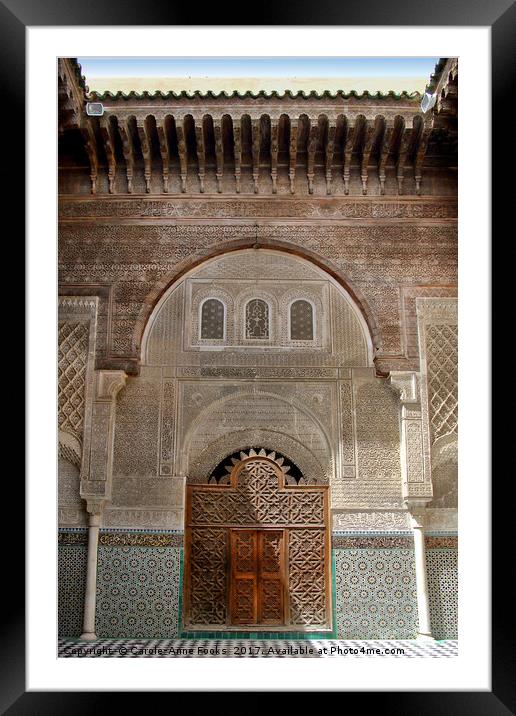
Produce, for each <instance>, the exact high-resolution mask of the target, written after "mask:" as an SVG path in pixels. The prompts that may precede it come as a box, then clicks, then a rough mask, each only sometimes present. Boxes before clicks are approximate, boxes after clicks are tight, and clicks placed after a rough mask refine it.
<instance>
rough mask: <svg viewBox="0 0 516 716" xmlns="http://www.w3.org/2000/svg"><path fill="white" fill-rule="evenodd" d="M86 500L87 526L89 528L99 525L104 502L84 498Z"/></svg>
mask: <svg viewBox="0 0 516 716" xmlns="http://www.w3.org/2000/svg"><path fill="white" fill-rule="evenodd" d="M84 499H85V500H86V510H87V511H88V524H89V526H90V527H96V526H98V525H100V520H101V517H102V514H103V512H104V506H105V504H106V503H105V500H96V499H89V498H87V497H86V498H84Z"/></svg>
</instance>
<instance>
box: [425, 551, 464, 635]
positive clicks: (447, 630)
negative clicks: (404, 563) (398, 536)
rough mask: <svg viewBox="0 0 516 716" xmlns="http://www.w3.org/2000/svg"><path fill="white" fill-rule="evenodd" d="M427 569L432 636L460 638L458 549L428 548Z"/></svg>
mask: <svg viewBox="0 0 516 716" xmlns="http://www.w3.org/2000/svg"><path fill="white" fill-rule="evenodd" d="M426 568H427V577H428V592H429V601H430V621H431V624H432V635H433V637H434V638H435V639H457V638H458V637H457V631H458V629H457V610H458V584H457V577H458V572H457V569H458V552H457V550H456V549H427V551H426Z"/></svg>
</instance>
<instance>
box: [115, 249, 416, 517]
mask: <svg viewBox="0 0 516 716" xmlns="http://www.w3.org/2000/svg"><path fill="white" fill-rule="evenodd" d="M253 272H254V273H253ZM236 276H240V277H242V276H249V278H246V279H243V278H240V279H239V280H238V281H237V282H236V283H235V284H233V283H232V279H233V277H236ZM251 276H252V277H251ZM210 277H211V278H210ZM286 277H288V278H286ZM207 279H210V283H209V284H208V288H207V289H206V291H205V293H206V296H209V295H218V296H219V297H220V298H221V300H224V301H225V302H226V301H227V302H229V301H230V300H233V302H234V303H233V305H234V306H239V305H240V315H241V314H242V311H243V302H242V301H239V298H238V297H239V294H242V293H243V292H244V293H245V295H248V296H254V295H257V296H260V295H262V294H261V293H260V292H261V291H265V292H268V293H269V294H270V295H272V296H275V297H276V298H277V304H276V305H277V309H278V310H277V311H276V312H272V314H271V320H273V321H274V320H275V321H276V322H277V327H276V330H275V333H274V335H275V337H274V339H273V340H271V341H270V343H269V344H268V345H267V347H261V346H258V345H256V342H254V343H253V344H252V345H251V346H248V345H245V341H244V345H242V339H241V338H240V340H237V339H236V336H237V332H238V331H237V329H235V330H233V331H231V330H226V344H225V345H224V346H222V348H221V346H220V344H219V343H217V342H215V344H211V345H210V343H209V341H206V342H204V344H200V343H199V341H198V340H195V336H198V335H199V325H198V316H199V303H198V302H195V301H193V300H192V295H194V293H195V289H197V288H199V290H200V291H201V292H202V291H204V290H205V282H206V280H207ZM219 289H220V290H219ZM217 290H219V293H218V294H216V292H217ZM305 295H309V296H310V298H311V300H313V301H314V303H315V304H316V306H317V308H316V311H315V322H316V325H315V331H314V341H313V344H314V345H312V346H311V347H310V348H307V346H306V344H303V345H292V344H291V343H290V341H289V334H288V322H287V320H286V318H287V317H286V316H285V309H286V308H288V305H289V302H290V300H291V298H292V296H295V297H303V296H305ZM226 305H227V304H226ZM281 307H283V308H281ZM238 313H239V311H238V310H236V311H234V314H233V315H232V314H231V312H230V311H227V314H226V318H227V321H230V320H233V321H235V322H236V321H238V320H239V319H238ZM287 313H288V311H287ZM235 314H236V315H235ZM370 348H371V346H370V340H369V337H368V335H367V332H366V326H365V322H364V321H363V319H362V318H361V317H360V316H359V313H358V310H357V308H356V306H354V305H353V303H352V302H351V300H350V298H349V297H348V296H346V295H345V293H344V292H343V291H342V289H341V288H339V287H337V286H336V285H335V284H334V282H333V281H332V279H330V278H329V276H328V275H327V274H324V273H322V272H321V271H320V270H319V269H317V268H315V267H313V266H311V265H310V264H309V263H308V262H307V261H305V260H303V259H300V258H298V257H293V256H289V255H278V254H277V252H275V253H273V252H261V251H260V252H256V251H254V250H246V251H243V252H234V253H231V254H229V255H226V256H224V257H221V258H217V259H215V260H213V261H210V262H208V264H203V265H201V266H200V267H199V269H198V271H196V272H193V273H192V274H190V275H188V276H186V277H185V278H184V279H183V280H182V281H181V282H180V283H179V284H178V285H176V286H172V287H171V289H170V290H169V291H168V293H166V294H165V296H164V297H163V299H162V301H161V303H160V305H159V306H158V308H157V310H156V313H155V316H154V317H153V319H152V320H151V322H150V324H149V328H148V330H147V333H146V336H145V346H144V350H145V353H144V354H145V355H146V357H147V365H145V366H142V368H141V372H140V375H139V376H138V377H130V378H128V380H127V383H126V386H125V387H124V388H123V389H122V390H121V391H120V394H119V396H118V403H117V413H116V425H115V443H114V445H115V447H114V465H113V500H112V503H111V505H109V506H108V508H107V511H106V524H107V525H109V526H120V527H128V526H140V527H145V526H154V527H163V528H165V527H166V528H177V529H180V528H182V524H183V512H182V510H183V491H184V478H185V477H186V476H187V479H188V481H190V482H203V481H205V482H207V480H208V477H209V475H210V474H211V471H212V470H213V469H214V467H215V466H216V465H217V464H218V463H219V462H220V461H221V460H223V459H224V458H225V457H226V456H228V455H230V454H231V453H233V452H235V451H238V450H241V449H244V448H246V447H249V446H256V447H262V446H264V447H267V448H268V449H270V450H277V451H279V452H281V453H283V454H285V455H286V456H288V457H289V458H290V459H291V460H293V461H294V462H295V463H296V464H297V465H298V466H299V467H300V469H301V471H302V472H303V474H304V476H305V477H306V478H307V479H308V480H309V481H311V482H329V483H330V486H331V506H332V509H333V511H334V515H335V516H336V517H338V515H339V510H340V511H343V510H346V511H348V510H362V509H380V510H389V509H390V510H392V509H394V510H397V511H399V510H402V509H403V505H402V501H401V475H400V457H399V441H400V432H399V417H398V413H399V409H398V402H397V396H396V394H395V392H394V391H393V390H392V389H391V388H390V387H389V386H388V385H387V383H386V381H385V380H383V379H380V378H377V377H376V376H375V369H374V368H373V367H370V366H371V350H370ZM351 366H353V367H351Z"/></svg>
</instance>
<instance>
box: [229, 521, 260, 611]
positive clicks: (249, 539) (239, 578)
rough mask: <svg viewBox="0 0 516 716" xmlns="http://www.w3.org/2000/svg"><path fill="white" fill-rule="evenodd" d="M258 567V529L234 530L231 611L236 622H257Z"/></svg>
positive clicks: (232, 531)
mask: <svg viewBox="0 0 516 716" xmlns="http://www.w3.org/2000/svg"><path fill="white" fill-rule="evenodd" d="M257 567H258V545H257V535H256V530H231V594H230V611H231V622H232V623H233V624H255V623H256V622H257V619H258V594H257V591H258V590H257V582H258V575H257V571H258V570H257Z"/></svg>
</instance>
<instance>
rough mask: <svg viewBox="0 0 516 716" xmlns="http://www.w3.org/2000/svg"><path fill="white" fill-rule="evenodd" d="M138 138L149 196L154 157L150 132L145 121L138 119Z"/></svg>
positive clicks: (146, 189)
mask: <svg viewBox="0 0 516 716" xmlns="http://www.w3.org/2000/svg"><path fill="white" fill-rule="evenodd" d="M137 127H138V136H139V138H140V145H141V148H142V155H143V164H144V177H145V191H146V192H147V194H149V193H150V189H151V179H152V157H151V143H150V138H149V130H148V127H147V122H146V120H145V119H138V123H137Z"/></svg>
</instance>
